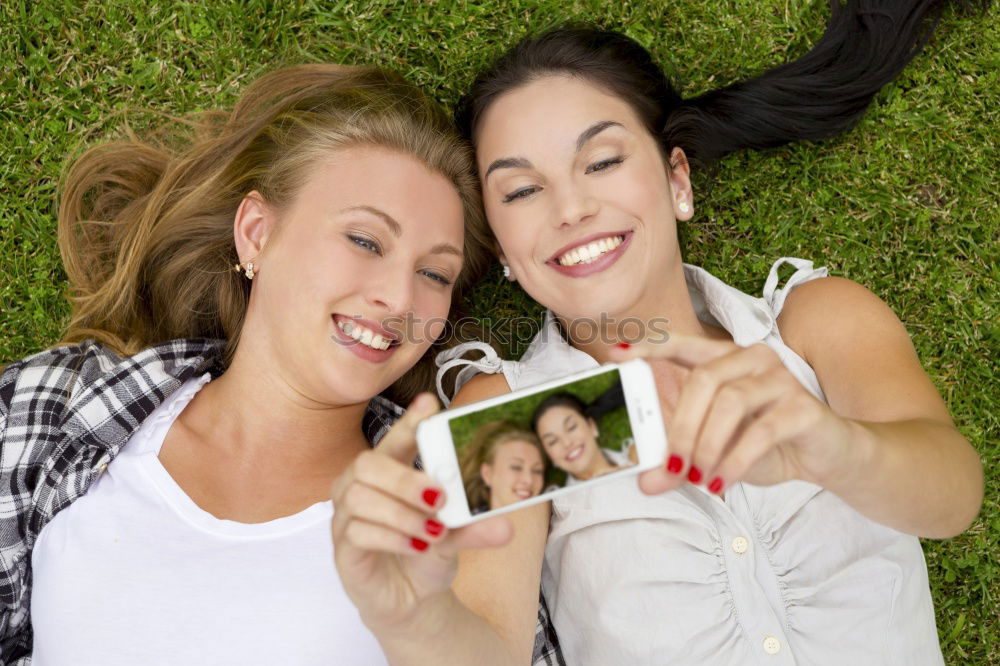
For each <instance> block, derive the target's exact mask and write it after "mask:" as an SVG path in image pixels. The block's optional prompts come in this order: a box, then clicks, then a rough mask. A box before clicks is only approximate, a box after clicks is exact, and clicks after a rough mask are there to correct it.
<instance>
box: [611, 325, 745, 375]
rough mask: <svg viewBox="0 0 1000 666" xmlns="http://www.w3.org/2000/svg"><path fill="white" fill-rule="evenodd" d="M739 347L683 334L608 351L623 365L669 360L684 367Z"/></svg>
mask: <svg viewBox="0 0 1000 666" xmlns="http://www.w3.org/2000/svg"><path fill="white" fill-rule="evenodd" d="M740 348H741V347H740V346H739V345H737V344H735V343H733V342H728V341H726V340H711V339H709V338H701V337H696V336H693V335H685V334H683V333H671V334H670V338H669V339H668V340H667V341H666V342H638V343H635V344H632V345H629V346H628V348H627V349H624V348H622V347H615V348H612V349H611V350H610V356H611V360H612V361H615V362H616V363H623V362H625V361H630V360H632V359H634V358H660V359H670V360H672V361H675V362H677V363H679V364H680V365H683V366H685V367H694V366H696V365H699V364H701V363H707V362H708V361H712V360H714V359H717V358H719V357H720V356H725V355H726V354H731V353H732V352H733V351H735V350H737V349H740Z"/></svg>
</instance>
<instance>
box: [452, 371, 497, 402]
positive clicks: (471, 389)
mask: <svg viewBox="0 0 1000 666" xmlns="http://www.w3.org/2000/svg"><path fill="white" fill-rule="evenodd" d="M504 393H510V386H509V385H508V384H507V379H506V378H505V377H504V376H503V375H502V374H495V375H491V374H479V375H476V376H475V377H473V378H472V379H470V380H469V381H467V382H466V383H465V385H464V386H462V389H461V390H460V391H459V392H458V393H457V394H456V395H455V399H454V400H452V402H451V406H452V407H458V406H460V405H467V404H469V403H470V402H479V401H480V400H486V399H487V398H492V397H494V396H498V395H503V394H504Z"/></svg>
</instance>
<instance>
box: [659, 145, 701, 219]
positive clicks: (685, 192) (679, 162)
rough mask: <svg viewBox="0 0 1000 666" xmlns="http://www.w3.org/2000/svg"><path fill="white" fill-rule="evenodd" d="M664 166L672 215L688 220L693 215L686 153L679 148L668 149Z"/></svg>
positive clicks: (692, 199)
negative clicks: (671, 204)
mask: <svg viewBox="0 0 1000 666" xmlns="http://www.w3.org/2000/svg"><path fill="white" fill-rule="evenodd" d="M665 166H666V169H667V180H668V181H669V182H670V194H671V199H672V200H673V204H674V217H675V218H677V219H678V220H682V221H685V220H690V219H691V216H692V215H694V192H692V190H691V167H690V166H689V165H688V160H687V155H685V154H684V151H683V150H682V149H681V148H674V149H673V150H672V151H670V159H669V161H668V162H667V164H666V165H665ZM682 204H683V205H682ZM685 208H686V210H685Z"/></svg>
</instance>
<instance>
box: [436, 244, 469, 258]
mask: <svg viewBox="0 0 1000 666" xmlns="http://www.w3.org/2000/svg"><path fill="white" fill-rule="evenodd" d="M430 254H454V255H455V256H457V257H458V258H460V259H461V258H462V257H463V256H465V255H463V254H462V251H461V250H459V249H458V248H457V247H455V246H454V245H452V244H451V243H438V244H437V245H435V246H434V247H432V248H431V251H430Z"/></svg>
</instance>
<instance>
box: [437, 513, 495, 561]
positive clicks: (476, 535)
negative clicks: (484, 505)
mask: <svg viewBox="0 0 1000 666" xmlns="http://www.w3.org/2000/svg"><path fill="white" fill-rule="evenodd" d="M513 536H514V528H513V526H512V525H511V522H510V520H509V519H508V518H507V517H506V516H494V517H492V518H487V519H485V520H480V521H478V522H475V523H472V524H471V525H467V526H465V527H462V528H460V529H457V530H452V532H451V533H450V534H449V536H448V538H447V539H445V540H444V541H443V542H441V544H440V545H439V549H440V550H442V551H444V552H446V553H449V554H454V553H458V551H460V550H466V549H469V548H497V547H499V546H503V545H505V544H506V543H507V542H508V541H510V539H511V537H513Z"/></svg>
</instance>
